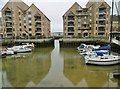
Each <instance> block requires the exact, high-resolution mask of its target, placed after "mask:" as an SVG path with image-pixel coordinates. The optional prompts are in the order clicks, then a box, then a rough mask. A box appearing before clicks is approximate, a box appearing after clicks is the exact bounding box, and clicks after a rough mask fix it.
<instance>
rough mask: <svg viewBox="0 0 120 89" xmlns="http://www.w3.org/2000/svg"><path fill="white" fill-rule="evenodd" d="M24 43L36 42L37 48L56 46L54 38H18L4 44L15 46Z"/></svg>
mask: <svg viewBox="0 0 120 89" xmlns="http://www.w3.org/2000/svg"><path fill="white" fill-rule="evenodd" d="M22 43H34V46H35V48H44V47H54V39H24V40H23V39H20V40H19V39H17V40H14V41H10V40H9V41H4V42H2V46H8V47H9V46H13V45H19V44H22Z"/></svg>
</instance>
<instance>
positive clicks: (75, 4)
mask: <svg viewBox="0 0 120 89" xmlns="http://www.w3.org/2000/svg"><path fill="white" fill-rule="evenodd" d="M75 7H77V9H82V7H81V6H80V5H79V4H78V3H77V2H75V3H74V4H73V5H72V6H71V7H70V8H69V9H68V10H67V11H66V12H65V14H64V15H66V14H68V13H69V12H70V11H71V9H73V8H75ZM64 15H63V16H64Z"/></svg>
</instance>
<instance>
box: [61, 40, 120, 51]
mask: <svg viewBox="0 0 120 89" xmlns="http://www.w3.org/2000/svg"><path fill="white" fill-rule="evenodd" d="M59 43H60V47H61V48H77V47H78V46H79V45H80V44H81V43H85V44H87V45H101V46H105V45H111V46H112V51H114V52H117V53H120V51H119V50H120V46H119V45H117V44H115V43H110V42H108V41H105V40H91V39H84V40H72V39H71V40H65V39H60V41H59Z"/></svg>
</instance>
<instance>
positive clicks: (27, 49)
mask: <svg viewBox="0 0 120 89" xmlns="http://www.w3.org/2000/svg"><path fill="white" fill-rule="evenodd" d="M33 48H34V46H33V44H29V43H25V44H23V45H19V46H13V47H11V48H8V50H12V51H14V52H16V53H25V52H31V51H32V50H33Z"/></svg>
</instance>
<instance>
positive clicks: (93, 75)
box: [61, 48, 118, 88]
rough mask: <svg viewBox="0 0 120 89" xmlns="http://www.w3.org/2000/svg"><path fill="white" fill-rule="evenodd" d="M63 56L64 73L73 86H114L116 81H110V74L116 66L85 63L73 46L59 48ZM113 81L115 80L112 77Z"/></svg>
mask: <svg viewBox="0 0 120 89" xmlns="http://www.w3.org/2000/svg"><path fill="white" fill-rule="evenodd" d="M61 55H62V56H63V58H64V75H65V76H66V77H67V78H68V79H69V80H70V81H71V82H72V83H73V85H74V87H99V88H101V87H116V86H117V82H116V83H115V82H113V81H111V76H110V74H111V73H112V71H114V70H115V69H117V68H118V66H102V67H101V66H92V65H85V63H84V59H83V58H82V57H81V56H80V55H79V54H78V53H77V51H76V49H74V48H69V49H66V48H61ZM114 81H117V80H116V79H114Z"/></svg>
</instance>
